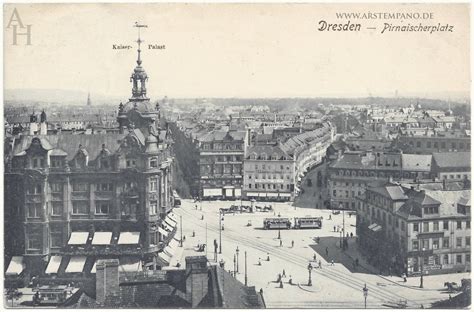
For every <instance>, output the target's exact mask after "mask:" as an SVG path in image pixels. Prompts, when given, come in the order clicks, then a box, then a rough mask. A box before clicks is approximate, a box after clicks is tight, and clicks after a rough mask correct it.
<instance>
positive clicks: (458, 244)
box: [456, 237, 462, 248]
mask: <svg viewBox="0 0 474 312" xmlns="http://www.w3.org/2000/svg"><path fill="white" fill-rule="evenodd" d="M456 248H462V237H456Z"/></svg>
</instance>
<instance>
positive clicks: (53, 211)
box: [51, 202, 63, 216]
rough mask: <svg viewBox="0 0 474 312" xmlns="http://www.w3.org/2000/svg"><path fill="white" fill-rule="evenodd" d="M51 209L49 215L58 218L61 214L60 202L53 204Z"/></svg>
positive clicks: (61, 205)
mask: <svg viewBox="0 0 474 312" xmlns="http://www.w3.org/2000/svg"><path fill="white" fill-rule="evenodd" d="M51 205H52V209H51V214H52V215H53V216H60V215H62V214H63V203H62V202H53V203H52V204H51Z"/></svg>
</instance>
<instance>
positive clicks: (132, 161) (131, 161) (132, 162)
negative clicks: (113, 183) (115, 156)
mask: <svg viewBox="0 0 474 312" xmlns="http://www.w3.org/2000/svg"><path fill="white" fill-rule="evenodd" d="M126 164H127V168H131V167H135V166H136V164H137V161H136V160H135V159H127V161H126Z"/></svg>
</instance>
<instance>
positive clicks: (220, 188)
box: [198, 130, 248, 199]
mask: <svg viewBox="0 0 474 312" xmlns="http://www.w3.org/2000/svg"><path fill="white" fill-rule="evenodd" d="M247 145H248V133H247V132H246V131H223V130H214V131H211V132H210V133H208V134H206V135H204V136H202V137H200V138H198V150H199V195H198V196H200V197H201V198H227V199H229V198H240V197H241V196H242V182H243V178H242V176H243V168H242V167H243V160H244V155H245V151H246V148H247Z"/></svg>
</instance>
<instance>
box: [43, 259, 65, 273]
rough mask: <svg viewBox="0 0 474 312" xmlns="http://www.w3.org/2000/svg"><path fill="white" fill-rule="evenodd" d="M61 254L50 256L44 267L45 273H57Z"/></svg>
mask: <svg viewBox="0 0 474 312" xmlns="http://www.w3.org/2000/svg"><path fill="white" fill-rule="evenodd" d="M61 259H62V257H61V256H51V259H49V263H48V266H47V267H46V271H45V272H44V273H46V274H56V273H58V270H59V266H60V265H61Z"/></svg>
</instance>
